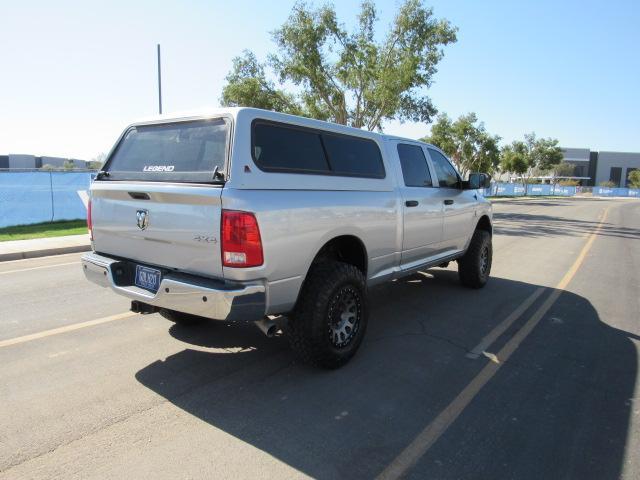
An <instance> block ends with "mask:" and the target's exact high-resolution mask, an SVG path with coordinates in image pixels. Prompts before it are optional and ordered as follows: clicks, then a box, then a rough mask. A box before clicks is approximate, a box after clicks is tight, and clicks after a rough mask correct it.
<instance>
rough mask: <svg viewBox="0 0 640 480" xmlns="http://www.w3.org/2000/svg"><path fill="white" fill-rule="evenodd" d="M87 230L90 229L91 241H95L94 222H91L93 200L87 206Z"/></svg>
mask: <svg viewBox="0 0 640 480" xmlns="http://www.w3.org/2000/svg"><path fill="white" fill-rule="evenodd" d="M87 228H88V229H89V239H90V240H91V241H93V222H92V221H91V199H89V203H88V204H87Z"/></svg>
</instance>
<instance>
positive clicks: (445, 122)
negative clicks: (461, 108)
mask: <svg viewBox="0 0 640 480" xmlns="http://www.w3.org/2000/svg"><path fill="white" fill-rule="evenodd" d="M423 141H426V142H429V143H432V144H434V145H436V146H437V147H440V148H441V149H442V151H444V152H445V153H446V154H447V156H449V157H450V158H451V160H452V161H453V162H454V163H455V164H456V167H458V170H459V171H460V174H461V175H462V176H463V177H464V176H466V174H467V173H469V172H486V173H493V172H494V171H495V170H496V169H497V167H498V166H499V163H500V149H499V147H498V142H499V141H500V137H499V136H497V135H490V134H489V133H488V132H487V131H486V129H485V127H484V123H482V122H479V121H478V117H477V115H476V114H475V113H468V114H467V115H463V116H461V117H459V118H458V119H457V120H456V121H451V119H450V118H449V117H448V116H447V115H446V114H442V115H439V116H438V119H437V121H436V122H435V123H434V124H433V126H432V127H431V135H430V136H429V137H426V138H424V139H423Z"/></svg>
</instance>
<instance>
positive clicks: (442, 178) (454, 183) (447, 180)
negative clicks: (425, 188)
mask: <svg viewBox="0 0 640 480" xmlns="http://www.w3.org/2000/svg"><path fill="white" fill-rule="evenodd" d="M429 155H430V156H431V160H432V161H433V167H434V168H435V169H436V176H437V177H438V184H439V185H440V186H441V187H449V188H457V187H458V174H457V173H456V170H455V168H453V166H452V165H451V163H449V160H447V159H446V157H445V156H444V155H442V154H441V153H440V152H438V151H437V150H432V149H429Z"/></svg>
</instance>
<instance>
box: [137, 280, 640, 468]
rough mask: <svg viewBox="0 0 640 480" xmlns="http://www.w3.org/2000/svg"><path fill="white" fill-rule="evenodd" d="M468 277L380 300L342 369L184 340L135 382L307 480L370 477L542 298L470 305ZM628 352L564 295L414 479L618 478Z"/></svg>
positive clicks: (263, 350)
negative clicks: (484, 342) (507, 324)
mask: <svg viewBox="0 0 640 480" xmlns="http://www.w3.org/2000/svg"><path fill="white" fill-rule="evenodd" d="M456 277H457V275H456V273H455V272H453V271H450V270H441V269H434V270H431V271H429V272H427V273H423V274H417V275H414V276H412V277H409V278H407V279H404V280H401V281H397V282H393V283H391V284H387V285H384V286H382V287H379V288H377V289H375V290H374V291H372V293H373V295H372V297H373V300H372V315H371V320H370V325H369V331H368V332H367V338H366V340H365V343H364V344H363V346H362V348H361V350H360V352H359V353H358V355H357V356H356V357H355V358H354V359H353V361H352V362H351V363H349V364H348V365H347V366H346V367H344V368H342V369H340V370H336V371H330V372H328V371H321V370H316V369H313V368H311V367H307V366H304V365H299V364H297V363H296V362H295V361H294V360H293V357H292V355H291V354H290V352H289V351H288V349H287V348H285V346H286V342H285V339H284V338H276V339H272V340H269V339H266V338H265V337H264V336H262V335H261V334H260V333H259V332H258V331H257V329H255V328H254V327H252V326H244V327H243V326H223V325H211V324H207V325H203V326H199V327H196V328H193V329H190V328H185V327H179V326H173V327H171V329H170V332H171V334H172V335H173V336H175V337H176V338H178V339H179V340H181V341H184V342H186V343H189V344H191V345H193V347H189V348H186V349H185V350H183V351H180V352H178V353H176V354H175V355H172V356H170V357H168V358H166V359H165V360H158V361H156V362H154V363H152V364H150V365H148V366H147V367H145V368H143V369H142V370H140V371H139V372H137V374H136V378H137V380H138V381H139V382H140V383H142V384H143V385H145V386H146V387H148V388H149V389H151V390H153V391H154V392H156V393H157V394H159V395H161V396H163V397H165V398H166V399H167V400H169V401H170V402H172V403H173V404H175V405H176V406H177V407H179V408H181V409H183V410H184V411H185V412H187V413H189V414H191V415H194V416H196V417H197V418H199V419H201V420H203V421H204V422H207V423H208V424H210V425H211V426H212V427H215V428H217V429H221V430H223V431H225V432H227V433H228V434H230V435H232V436H234V437H235V438H237V439H239V440H241V441H242V442H246V443H248V444H250V445H252V446H254V447H255V448H258V449H260V450H262V451H264V452H267V453H268V454H270V455H272V456H273V457H275V458H276V459H277V460H279V461H281V462H284V463H286V464H287V465H289V466H291V467H293V468H295V469H297V470H298V471H299V472H301V473H302V474H305V475H309V476H311V477H316V478H371V477H374V476H375V475H377V474H379V473H380V472H381V471H382V470H383V469H384V468H385V467H386V466H387V465H388V464H389V463H390V462H391V461H393V459H394V458H395V457H396V456H397V455H398V454H399V453H400V452H401V451H403V449H404V448H406V447H407V445H408V444H409V443H411V442H412V441H413V440H414V438H415V437H416V435H417V434H418V433H419V432H420V431H421V430H422V429H423V428H424V427H425V426H427V425H428V424H429V423H430V422H431V421H432V420H433V419H434V418H435V417H436V416H437V415H438V414H439V413H440V412H441V411H442V410H443V409H444V408H446V407H447V405H449V404H450V403H451V402H452V401H453V400H454V399H455V398H456V396H457V395H458V394H459V393H460V392H461V391H462V390H463V389H464V388H465V386H467V385H468V384H469V382H471V381H472V379H473V378H474V377H476V375H477V374H478V373H479V371H480V370H481V369H482V368H483V367H484V366H485V365H486V364H487V362H489V360H488V359H487V358H484V357H481V358H480V359H476V360H472V359H469V358H467V353H468V351H469V350H471V349H472V348H473V347H474V346H475V345H476V344H477V343H479V342H480V340H481V339H482V338H483V337H484V336H485V335H486V334H487V333H489V332H490V331H491V330H492V329H493V328H494V327H495V326H496V325H498V324H499V323H500V322H501V321H502V320H503V319H504V318H505V317H506V316H507V315H508V314H509V313H511V312H512V311H513V310H514V309H515V308H516V307H517V306H518V305H519V304H520V303H521V302H522V301H523V300H524V299H525V298H527V297H528V296H529V295H531V294H532V293H533V292H534V291H535V290H537V289H538V288H539V286H538V285H532V284H528V283H523V282H517V281H512V280H508V279H502V278H492V280H491V282H490V283H489V284H488V285H487V287H486V288H485V289H483V290H467V289H463V288H461V287H458V286H456V285H457V278H456ZM453 284H456V285H453ZM547 294H548V292H546V293H545V294H544V295H543V296H542V297H541V298H540V299H538V301H537V302H536V304H534V305H533V306H532V307H531V309H530V310H528V311H527V312H526V313H525V315H523V317H522V318H521V319H519V320H517V321H516V322H515V323H514V325H513V326H512V328H510V329H509V330H507V331H506V332H505V334H504V335H503V336H502V337H500V338H499V339H498V340H497V342H496V345H495V346H491V348H490V351H491V352H495V353H497V352H498V351H499V349H500V348H501V347H502V346H503V345H504V344H505V342H507V341H508V340H509V339H510V338H511V337H512V336H513V334H514V333H515V331H516V330H517V329H519V328H520V327H521V326H522V325H523V324H524V322H525V321H526V320H527V319H529V318H530V317H531V315H532V314H533V312H534V311H535V309H536V308H537V307H538V306H539V305H540V304H541V303H542V302H543V301H544V298H546V295H547ZM630 337H632V338H635V339H638V337H637V336H635V335H633V334H630V333H628V332H624V331H621V330H618V329H615V328H612V327H610V326H609V325H607V324H606V323H605V322H603V321H602V319H600V318H599V316H598V312H597V311H596V310H595V309H594V307H593V306H592V305H591V303H590V302H589V301H588V300H587V299H585V298H583V297H581V296H579V295H576V294H574V293H571V292H564V293H563V294H562V295H561V296H560V298H559V300H558V301H557V302H556V304H555V305H554V306H553V307H552V309H551V310H550V311H549V312H548V313H547V315H545V316H544V318H542V320H541V321H540V323H539V324H538V326H537V327H536V328H535V329H534V331H533V332H532V333H531V334H530V335H529V337H527V339H526V340H525V341H524V342H523V343H522V344H521V346H520V347H519V348H518V349H517V350H516V352H515V353H514V354H513V356H512V357H511V358H510V359H509V360H508V361H507V362H505V363H504V364H503V365H502V367H501V368H500V370H499V371H498V372H497V373H496V375H495V376H494V377H493V378H492V379H491V380H490V381H489V382H488V383H487V384H486V385H485V386H484V387H483V388H482V390H481V391H480V392H479V394H478V395H477V396H476V397H475V398H474V399H473V401H472V402H471V403H470V404H469V406H468V407H467V408H466V409H465V410H464V411H463V413H462V414H461V415H460V416H459V417H458V418H457V420H456V421H455V422H454V423H453V424H452V425H451V426H450V428H449V429H448V430H447V432H446V433H445V434H444V435H443V436H442V437H440V439H439V440H438V441H437V442H436V443H435V444H434V445H433V447H432V448H431V449H430V450H428V451H427V453H426V454H425V455H424V456H423V457H422V458H421V459H420V461H419V462H418V463H417V464H416V465H415V466H414V467H413V469H412V470H411V471H410V472H409V476H410V477H414V478H434V477H437V478H531V479H534V478H535V479H537V478H618V477H619V476H620V474H621V472H622V467H623V462H624V455H625V447H626V439H627V431H628V428H629V417H630V415H631V412H632V410H633V401H634V399H633V396H634V386H635V381H636V366H637V358H636V348H635V346H634V344H633V343H632V341H631V340H630ZM203 348H204V349H205V350H203ZM635 408H636V409H637V404H636V407H635ZM223 447H227V448H228V445H226V446H222V445H221V448H223ZM190 448H197V445H192V446H191V447H190ZM250 461H251V459H250V458H248V459H247V462H250ZM187 468H188V467H187Z"/></svg>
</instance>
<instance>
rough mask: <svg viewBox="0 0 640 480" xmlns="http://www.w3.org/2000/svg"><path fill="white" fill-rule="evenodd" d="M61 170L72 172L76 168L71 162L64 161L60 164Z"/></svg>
mask: <svg viewBox="0 0 640 480" xmlns="http://www.w3.org/2000/svg"><path fill="white" fill-rule="evenodd" d="M62 168H64V169H65V170H73V169H74V168H76V165H75V163H74V161H73V160H65V161H64V163H63V164H62Z"/></svg>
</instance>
